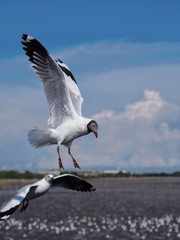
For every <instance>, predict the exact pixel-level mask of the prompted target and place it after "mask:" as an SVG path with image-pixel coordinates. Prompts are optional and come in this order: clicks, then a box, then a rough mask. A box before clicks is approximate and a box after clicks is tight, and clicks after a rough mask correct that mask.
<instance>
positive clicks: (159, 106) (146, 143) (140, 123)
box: [94, 90, 180, 169]
mask: <svg viewBox="0 0 180 240" xmlns="http://www.w3.org/2000/svg"><path fill="white" fill-rule="evenodd" d="M94 118H96V119H97V120H98V122H99V123H100V126H101V128H102V136H101V139H100V143H99V144H100V147H99V148H100V149H101V153H100V154H101V156H102V159H104V156H106V157H107V156H108V159H107V161H106V164H107V165H114V166H117V167H121V168H128V169H130V168H137V169H139V168H159V167H166V168H168V167H175V166H177V165H178V166H179V165H180V163H179V157H180V150H179V144H180V128H179V124H178V122H179V119H180V106H178V105H175V104H171V103H168V102H167V101H165V100H164V99H162V97H161V96H160V93H158V92H156V91H152V90H151V91H150V90H145V92H144V98H143V100H141V101H138V102H135V103H133V104H129V105H127V106H126V107H125V109H124V111H122V112H120V113H117V112H114V111H112V110H109V111H103V112H101V113H99V114H97V115H95V116H94ZM102 149H103V151H102ZM96 152H97V151H96ZM99 164H100V163H99Z"/></svg>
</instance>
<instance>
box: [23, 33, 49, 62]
mask: <svg viewBox="0 0 180 240" xmlns="http://www.w3.org/2000/svg"><path fill="white" fill-rule="evenodd" d="M22 40H23V41H21V44H22V45H23V50H24V51H25V53H26V54H27V55H28V56H29V57H30V58H31V59H30V61H31V62H33V61H32V59H33V56H34V54H35V53H37V54H38V56H39V55H40V56H41V57H43V58H45V57H47V55H48V54H49V53H48V51H47V50H46V48H45V47H44V46H43V45H42V44H41V43H40V42H39V41H38V40H36V39H35V38H34V37H32V36H31V35H28V34H25V33H24V34H22Z"/></svg>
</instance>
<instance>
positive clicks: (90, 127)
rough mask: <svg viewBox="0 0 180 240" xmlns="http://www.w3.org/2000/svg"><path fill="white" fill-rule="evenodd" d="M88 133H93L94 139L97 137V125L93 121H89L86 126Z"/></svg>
mask: <svg viewBox="0 0 180 240" xmlns="http://www.w3.org/2000/svg"><path fill="white" fill-rule="evenodd" d="M87 129H88V132H89V133H90V132H93V133H94V135H95V136H96V138H97V137H98V132H97V130H98V124H97V122H96V121H95V120H91V121H90V122H89V123H88V125H87Z"/></svg>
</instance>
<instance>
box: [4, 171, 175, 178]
mask: <svg viewBox="0 0 180 240" xmlns="http://www.w3.org/2000/svg"><path fill="white" fill-rule="evenodd" d="M64 173H66V172H64ZM69 173H72V174H75V175H79V176H82V177H87V178H89V177H90V178H94V177H95V178H101V177H171V176H174V177H180V171H177V172H173V173H164V172H161V173H153V172H152V173H117V174H107V173H98V174H96V175H91V174H89V175H85V174H84V173H83V172H78V173H77V172H69ZM44 175H45V174H42V173H35V172H30V171H25V172H18V171H0V179H21V178H22V179H40V178H42V177H44Z"/></svg>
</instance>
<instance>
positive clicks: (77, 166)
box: [68, 148, 81, 169]
mask: <svg viewBox="0 0 180 240" xmlns="http://www.w3.org/2000/svg"><path fill="white" fill-rule="evenodd" d="M68 153H69V155H70V156H71V158H72V160H73V163H74V167H75V168H79V169H81V168H80V166H79V164H78V163H77V161H76V159H75V158H74V157H73V155H72V154H71V150H70V148H68Z"/></svg>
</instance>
